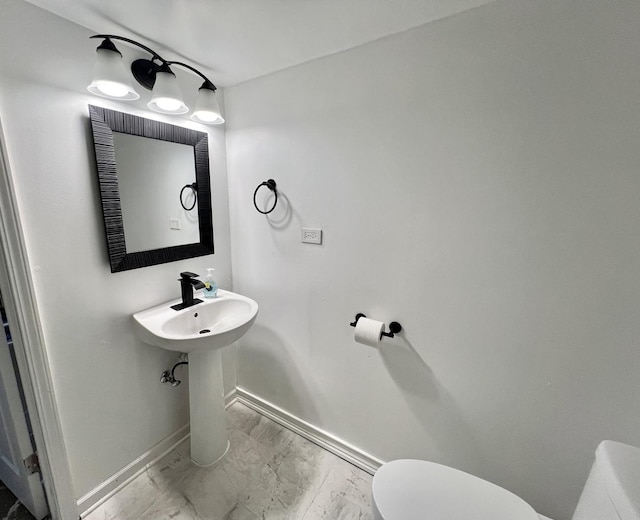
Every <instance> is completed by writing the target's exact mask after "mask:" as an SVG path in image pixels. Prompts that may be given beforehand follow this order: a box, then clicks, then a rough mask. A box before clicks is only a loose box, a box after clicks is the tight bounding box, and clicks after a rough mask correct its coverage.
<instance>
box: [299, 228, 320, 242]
mask: <svg viewBox="0 0 640 520" xmlns="http://www.w3.org/2000/svg"><path fill="white" fill-rule="evenodd" d="M302 242H304V243H305V244H322V229H314V228H302Z"/></svg>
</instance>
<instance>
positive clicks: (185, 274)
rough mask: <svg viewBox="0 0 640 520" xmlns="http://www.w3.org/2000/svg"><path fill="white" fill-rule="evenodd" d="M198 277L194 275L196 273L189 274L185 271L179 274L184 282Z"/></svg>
mask: <svg viewBox="0 0 640 520" xmlns="http://www.w3.org/2000/svg"><path fill="white" fill-rule="evenodd" d="M198 276H200V275H199V274H196V273H191V272H189V271H185V272H184V273H180V278H182V279H186V280H188V279H189V278H197V277H198Z"/></svg>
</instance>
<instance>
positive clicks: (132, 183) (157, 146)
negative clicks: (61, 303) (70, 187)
mask: <svg viewBox="0 0 640 520" xmlns="http://www.w3.org/2000/svg"><path fill="white" fill-rule="evenodd" d="M113 144H114V148H115V154H116V164H117V166H118V186H119V189H120V204H121V206H122V222H123V225H124V234H125V236H126V242H127V252H128V253H134V252H138V251H146V250H149V249H159V248H162V247H170V246H179V245H183V244H193V243H196V242H198V241H199V239H200V236H199V229H198V210H197V208H196V207H195V206H194V207H193V209H191V210H190V211H187V210H185V209H184V208H183V207H182V205H181V204H180V193H181V190H182V188H183V187H184V186H186V185H187V184H189V185H190V184H193V183H194V182H195V181H196V175H195V159H194V154H193V146H188V145H185V144H180V143H171V142H168V141H159V140H157V139H148V138H145V137H140V136H137V135H130V134H123V133H120V132H114V133H113ZM182 200H183V203H184V205H185V207H186V208H190V207H192V206H193V203H194V202H196V201H195V194H194V192H193V190H191V189H187V190H184V192H183V193H182Z"/></svg>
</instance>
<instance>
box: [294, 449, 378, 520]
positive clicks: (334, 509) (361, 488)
mask: <svg viewBox="0 0 640 520" xmlns="http://www.w3.org/2000/svg"><path fill="white" fill-rule="evenodd" d="M371 479H372V477H371V475H369V474H368V473H366V472H364V471H362V470H360V469H358V468H356V467H355V466H353V465H351V464H349V463H348V462H345V461H344V460H342V459H338V458H336V459H335V460H334V461H333V464H332V465H331V468H330V470H329V474H328V476H327V478H326V479H325V481H324V482H323V484H322V486H321V488H320V490H319V491H318V493H317V494H316V496H315V498H314V499H313V502H312V504H311V506H310V507H309V510H308V511H307V513H306V514H305V516H304V517H303V519H302V520H334V519H340V520H373V510H372V504H371Z"/></svg>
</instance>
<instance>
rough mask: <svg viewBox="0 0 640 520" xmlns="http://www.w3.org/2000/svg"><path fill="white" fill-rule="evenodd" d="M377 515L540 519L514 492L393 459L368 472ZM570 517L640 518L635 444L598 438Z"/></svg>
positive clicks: (427, 519)
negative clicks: (593, 460)
mask: <svg viewBox="0 0 640 520" xmlns="http://www.w3.org/2000/svg"><path fill="white" fill-rule="evenodd" d="M372 494H373V510H374V517H375V519H376V520H466V519H470V520H539V517H538V515H537V514H536V512H535V511H534V510H533V508H532V507H531V506H530V505H529V504H527V503H526V502H525V501H524V500H522V499H521V498H519V497H518V496H516V495H514V494H513V493H511V492H509V491H507V490H506V489H503V488H501V487H499V486H496V485H495V484H491V483H490V482H487V481H486V480H482V479H481V478H478V477H474V476H473V475H469V474H468V473H464V472H463V471H459V470H457V469H453V468H449V467H447V466H443V465H441V464H435V463H433V462H427V461H424V460H394V461H392V462H388V463H386V464H383V465H382V467H380V469H379V470H378V471H377V472H376V474H375V475H374V477H373V484H372ZM573 520H640V448H635V447H633V446H627V445H626V444H621V443H619V442H613V441H603V442H601V443H600V446H598V449H597V450H596V457H595V462H594V463H593V466H592V468H591V473H590V474H589V478H588V479H587V483H586V485H585V487H584V490H583V491H582V495H581V497H580V501H579V502H578V507H577V508H576V511H575V513H574V515H573Z"/></svg>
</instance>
